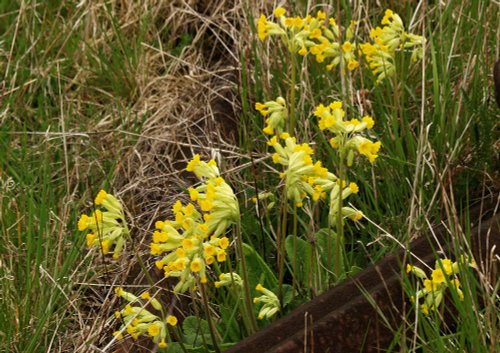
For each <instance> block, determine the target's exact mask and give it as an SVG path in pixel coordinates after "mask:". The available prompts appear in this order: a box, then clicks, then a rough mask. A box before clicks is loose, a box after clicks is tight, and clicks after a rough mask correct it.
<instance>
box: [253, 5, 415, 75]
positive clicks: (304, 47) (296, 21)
mask: <svg viewBox="0 0 500 353" xmlns="http://www.w3.org/2000/svg"><path fill="white" fill-rule="evenodd" d="M274 17H275V19H276V22H273V21H270V20H268V19H267V18H266V16H264V15H261V16H260V18H259V20H258V22H257V30H258V37H259V39H260V40H261V41H265V40H266V38H267V37H269V36H279V37H280V38H281V39H282V41H283V43H284V44H285V45H286V46H287V48H288V50H289V51H290V53H292V54H299V55H301V56H306V55H307V54H311V55H312V56H314V58H315V59H316V61H317V62H318V63H323V62H326V63H327V65H326V69H327V70H328V71H331V70H333V69H334V68H335V67H337V66H340V67H343V68H344V70H345V71H353V70H355V69H356V68H358V67H359V57H360V56H361V55H362V54H364V56H365V59H366V62H367V63H368V65H369V67H370V69H371V70H372V72H373V74H374V75H376V76H377V82H380V81H382V80H383V79H384V78H386V77H390V76H392V75H393V74H394V73H395V70H396V67H395V54H396V52H397V51H411V59H412V61H413V62H416V61H417V60H419V59H421V58H422V47H423V43H424V38H423V37H422V36H419V35H416V34H412V33H408V32H406V31H405V28H404V25H403V21H402V19H401V17H400V16H399V15H398V14H396V13H394V12H393V11H392V10H390V9H388V10H386V11H385V15H384V18H383V19H382V21H381V24H382V27H376V28H372V29H371V31H370V38H371V41H369V42H366V43H362V41H361V40H356V38H355V32H356V26H357V25H358V22H357V21H351V22H350V24H349V26H347V28H345V29H344V28H342V27H341V26H339V25H338V24H337V23H336V22H335V19H333V18H331V17H330V18H329V17H328V16H327V15H326V13H325V12H323V11H321V10H320V11H318V12H317V13H316V16H314V17H313V16H311V15H308V16H306V17H305V18H301V17H299V16H296V17H287V16H286V10H285V9H284V8H282V7H278V8H276V9H275V10H274ZM358 42H359V43H361V44H357V43H358Z"/></svg>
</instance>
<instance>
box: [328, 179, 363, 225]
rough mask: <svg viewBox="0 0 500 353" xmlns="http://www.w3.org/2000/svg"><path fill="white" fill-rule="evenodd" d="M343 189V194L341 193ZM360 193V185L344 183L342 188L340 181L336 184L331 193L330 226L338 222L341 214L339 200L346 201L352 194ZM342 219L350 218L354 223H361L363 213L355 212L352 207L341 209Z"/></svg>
mask: <svg viewBox="0 0 500 353" xmlns="http://www.w3.org/2000/svg"><path fill="white" fill-rule="evenodd" d="M341 189H342V192H341ZM358 191H359V188H358V185H357V184H356V183H349V185H346V182H345V181H343V182H342V188H341V187H340V180H338V181H337V182H336V183H335V186H334V187H333V189H332V191H331V193H330V210H329V212H328V220H329V222H330V224H334V223H335V222H336V220H337V217H338V213H339V201H340V200H339V198H342V200H345V199H346V198H348V197H349V196H350V195H352V194H357V193H358ZM340 212H341V214H342V219H344V218H350V219H351V220H353V221H359V220H361V218H363V213H362V212H361V211H359V210H355V209H353V208H352V207H347V206H343V207H342V209H341V211H340Z"/></svg>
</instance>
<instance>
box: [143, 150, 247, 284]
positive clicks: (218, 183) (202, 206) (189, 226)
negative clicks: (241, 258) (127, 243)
mask: <svg viewBox="0 0 500 353" xmlns="http://www.w3.org/2000/svg"><path fill="white" fill-rule="evenodd" d="M186 170H187V171H189V172H193V173H194V174H195V175H196V176H197V177H198V178H199V179H200V181H201V184H200V185H199V186H197V187H195V188H189V190H188V191H189V195H190V198H191V201H192V202H190V203H187V204H186V205H183V204H182V203H181V201H180V200H177V201H176V202H175V204H174V206H173V207H172V212H173V214H174V219H172V220H165V221H157V222H156V224H155V226H156V231H155V232H154V233H153V241H152V243H151V245H150V247H151V254H152V255H164V254H166V255H164V256H163V257H162V258H161V259H160V260H158V261H156V263H155V264H156V266H157V267H158V268H159V269H163V270H164V272H165V277H177V278H179V282H178V283H177V285H176V286H175V287H174V292H181V293H182V292H185V291H186V290H188V289H190V288H193V287H194V286H195V285H196V279H197V278H199V280H200V282H201V283H206V282H207V274H206V267H207V266H210V265H212V264H213V263H214V262H215V261H217V262H224V261H226V255H227V254H226V249H227V248H228V247H229V239H228V238H227V237H226V236H225V233H226V230H227V228H228V227H229V226H230V225H232V224H233V223H235V222H237V221H238V219H239V216H240V211H239V205H238V200H237V199H236V196H235V195H234V192H233V190H232V189H231V187H230V186H229V185H228V184H227V183H226V182H225V181H224V179H223V178H222V177H221V176H220V174H219V169H218V167H217V163H216V162H215V161H214V160H211V161H209V162H204V161H202V160H201V158H200V156H199V155H198V154H196V155H195V156H194V157H193V159H192V160H191V161H190V162H189V163H188V165H187V167H186Z"/></svg>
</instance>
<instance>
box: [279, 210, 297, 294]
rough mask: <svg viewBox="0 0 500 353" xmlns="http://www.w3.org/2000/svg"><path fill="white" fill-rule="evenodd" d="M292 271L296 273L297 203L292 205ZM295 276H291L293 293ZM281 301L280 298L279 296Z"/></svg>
mask: <svg viewBox="0 0 500 353" xmlns="http://www.w3.org/2000/svg"><path fill="white" fill-rule="evenodd" d="M292 267H293V273H294V275H295V274H296V273H297V205H295V204H294V205H293V264H292ZM296 282H297V281H296V279H295V276H292V288H293V292H292V293H295V285H296V284H297V283H296ZM280 301H282V298H280Z"/></svg>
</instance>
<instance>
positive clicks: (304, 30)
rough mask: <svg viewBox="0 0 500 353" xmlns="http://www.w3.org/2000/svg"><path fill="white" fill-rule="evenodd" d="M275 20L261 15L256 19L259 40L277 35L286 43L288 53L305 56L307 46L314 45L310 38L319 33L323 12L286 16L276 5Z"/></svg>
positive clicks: (316, 36) (323, 17)
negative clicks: (313, 14) (304, 15)
mask: <svg viewBox="0 0 500 353" xmlns="http://www.w3.org/2000/svg"><path fill="white" fill-rule="evenodd" d="M274 17H275V19H276V22H273V21H270V20H268V19H267V18H266V16H264V15H261V16H260V17H259V19H258V21H257V33H258V37H259V39H260V40H261V41H265V40H266V39H267V37H269V36H277V37H279V38H280V39H281V40H282V42H283V43H284V44H285V45H286V47H287V48H288V50H289V51H290V53H292V54H299V55H301V56H305V55H306V54H307V53H308V49H307V48H308V47H310V46H311V45H314V42H312V39H314V38H318V37H319V36H320V35H321V27H322V26H323V22H324V21H325V13H324V12H322V11H318V13H317V16H316V17H313V16H306V17H305V18H302V17H300V16H295V17H287V16H286V10H285V9H283V8H281V7H278V8H277V9H276V10H274Z"/></svg>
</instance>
